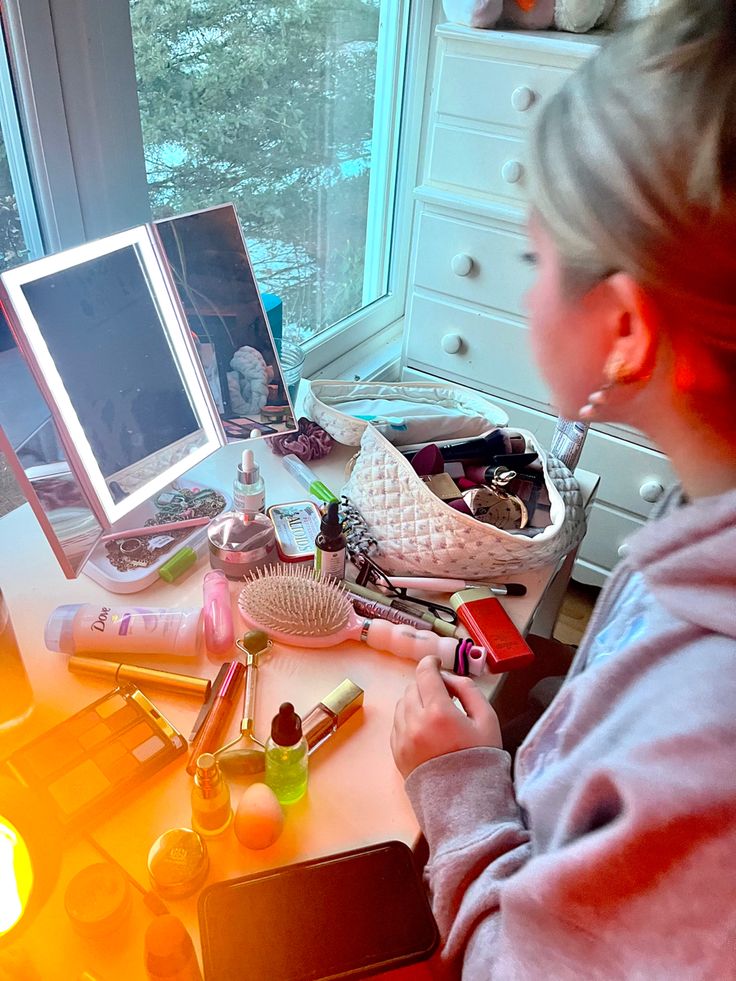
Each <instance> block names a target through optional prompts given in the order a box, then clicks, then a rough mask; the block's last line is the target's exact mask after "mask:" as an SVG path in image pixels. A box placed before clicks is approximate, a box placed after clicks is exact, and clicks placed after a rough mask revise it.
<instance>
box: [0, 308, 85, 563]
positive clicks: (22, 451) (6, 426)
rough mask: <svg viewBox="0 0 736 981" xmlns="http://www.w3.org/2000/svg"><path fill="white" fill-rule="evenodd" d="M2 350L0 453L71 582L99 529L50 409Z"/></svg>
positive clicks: (12, 355) (15, 356) (18, 362)
mask: <svg viewBox="0 0 736 981" xmlns="http://www.w3.org/2000/svg"><path fill="white" fill-rule="evenodd" d="M2 319H3V318H2V317H0V320H2ZM3 324H4V321H3ZM5 336H7V335H5ZM3 348H4V349H3V350H0V450H2V452H3V453H4V454H5V457H6V459H7V461H8V464H9V465H10V467H11V469H12V470H13V471H14V473H15V476H16V479H17V480H18V483H19V484H20V486H21V488H22V490H23V492H24V493H25V496H26V497H27V498H28V500H29V502H30V503H31V506H32V507H33V510H34V512H35V513H36V516H37V518H38V520H39V522H40V524H41V526H42V528H43V529H44V531H45V533H46V536H47V538H48V539H49V543H50V544H51V547H52V549H53V551H54V554H55V555H56V558H57V560H58V561H59V564H60V565H61V567H62V569H63V571H64V574H65V575H66V576H67V577H68V578H74V577H75V576H76V575H78V574H79V571H80V570H81V568H82V566H83V565H84V563H85V561H86V559H87V557H88V555H89V554H90V552H91V550H92V549H93V548H94V546H95V544H96V542H97V540H98V539H99V536H100V535H101V533H102V530H103V529H102V525H101V524H100V522H99V520H98V519H97V518H96V517H95V514H94V511H93V510H92V508H91V506H90V504H89V502H88V501H87V499H86V496H85V493H84V491H83V489H82V486H81V484H80V483H79V481H78V480H77V478H76V476H75V475H74V473H73V472H72V470H71V467H70V466H69V462H68V460H67V458H66V454H65V453H64V448H63V446H62V443H61V438H60V436H59V432H58V430H57V428H56V426H55V425H54V421H53V418H52V413H51V409H50V407H49V406H48V404H47V403H46V401H45V400H44V398H43V396H42V395H41V392H40V390H39V388H38V386H37V385H36V383H35V381H34V379H33V376H32V375H31V373H30V371H29V369H28V366H27V365H26V363H25V361H24V360H23V357H22V356H21V354H20V351H19V350H18V348H17V347H14V346H12V345H9V344H4V345H3Z"/></svg>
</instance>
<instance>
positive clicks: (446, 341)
mask: <svg viewBox="0 0 736 981" xmlns="http://www.w3.org/2000/svg"><path fill="white" fill-rule="evenodd" d="M408 324H409V327H408V338H407V348H406V353H407V356H408V360H409V361H410V362H411V363H413V364H422V365H423V366H426V367H428V368H429V369H430V370H433V371H436V372H437V373H438V374H440V375H442V374H453V375H456V376H460V377H462V378H465V379H467V381H468V383H469V384H470V385H471V386H472V384H473V383H474V382H475V383H478V384H480V385H483V386H487V387H490V388H492V389H494V390H495V389H497V388H500V389H502V390H503V391H505V392H508V393H516V392H523V393H524V395H525V397H526V398H531V399H534V400H536V401H538V402H542V403H546V402H547V401H548V394H547V390H546V388H545V386H544V383H543V382H542V379H541V378H540V376H539V374H538V372H537V370H536V368H535V367H534V363H533V360H532V356H531V351H530V349H529V343H528V331H527V328H526V327H525V326H524V325H523V324H520V323H515V322H514V321H512V320H508V319H506V318H504V317H502V316H497V315H493V314H490V313H487V312H485V311H481V310H474V309H472V308H469V307H464V306H462V305H460V304H457V303H451V302H446V301H444V300H439V299H436V298H434V297H431V298H430V297H427V296H423V295H417V294H414V296H413V297H412V298H411V303H410V308H409V316H408Z"/></svg>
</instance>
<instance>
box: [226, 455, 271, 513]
mask: <svg viewBox="0 0 736 981" xmlns="http://www.w3.org/2000/svg"><path fill="white" fill-rule="evenodd" d="M233 509H234V510H235V511H237V512H239V513H240V514H242V513H243V511H262V512H265V510H266V485H265V484H264V483H263V477H261V472H260V470H259V469H258V464H257V463H256V462H255V460H254V459H253V450H243V456H242V458H241V461H240V463H239V464H238V472H237V473H236V475H235V481H234V483H233Z"/></svg>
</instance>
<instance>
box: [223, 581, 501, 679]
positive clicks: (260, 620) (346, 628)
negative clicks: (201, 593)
mask: <svg viewBox="0 0 736 981" xmlns="http://www.w3.org/2000/svg"><path fill="white" fill-rule="evenodd" d="M238 607H239V609H240V613H241V615H242V617H243V619H244V620H245V622H246V623H247V624H248V626H250V627H253V628H254V629H259V630H265V631H266V632H267V633H268V635H269V636H270V637H271V638H272V639H273V640H275V641H278V642H279V643H282V644H287V645H292V646H295V647H333V646H334V645H335V644H340V643H342V641H344V640H360V641H362V642H363V643H365V644H368V646H369V647H373V648H374V649H375V650H379V651H390V652H391V653H392V654H398V655H400V656H401V657H408V658H412V659H413V660H415V661H419V660H421V658H423V657H424V656H425V655H427V654H432V655H434V656H435V657H438V658H439V659H440V661H441V663H442V667H444V668H447V669H449V670H452V671H454V672H455V673H456V674H463V675H464V674H475V675H478V674H480V673H481V671H482V670H483V666H484V665H485V660H486V651H485V648H483V647H476V646H475V645H474V644H473V642H472V641H469V640H468V639H467V638H461V639H456V638H454V637H439V636H438V635H437V634H435V633H433V632H432V631H430V630H426V631H417V630H412V628H411V627H407V626H405V625H403V624H397V623H389V621H388V620H371V619H369V618H367V617H362V616H358V614H357V613H356V612H355V610H354V609H353V606H352V603H351V602H350V598H349V597H348V596H347V595H346V593H345V592H344V590H343V589H342V587H341V585H340V583H338V581H337V580H334V579H331V578H329V577H321V576H320V575H319V574H318V573H316V572H315V571H314V570H313V569H303V568H299V567H298V566H286V567H284V568H283V569H280V568H279V569H276V568H274V567H268V568H266V569H256V570H255V571H254V572H253V573H251V575H250V577H249V578H248V579H246V581H245V585H244V586H243V588H242V590H241V592H240V596H239V597H238Z"/></svg>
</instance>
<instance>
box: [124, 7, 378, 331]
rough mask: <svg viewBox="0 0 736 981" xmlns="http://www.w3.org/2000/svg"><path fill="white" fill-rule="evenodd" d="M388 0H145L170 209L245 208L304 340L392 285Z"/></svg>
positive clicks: (144, 102)
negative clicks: (384, 159)
mask: <svg viewBox="0 0 736 981" xmlns="http://www.w3.org/2000/svg"><path fill="white" fill-rule="evenodd" d="M382 3H383V6H384V8H391V9H390V10H389V11H388V13H389V14H390V13H391V11H393V9H394V6H395V0H283V2H281V3H278V4H275V3H272V4H269V3H264V2H262V0H130V10H131V20H132V24H133V42H134V47H135V59H136V73H137V77H138V94H139V101H140V111H141V120H142V126H143V139H144V147H145V154H146V168H147V173H148V185H149V193H150V198H151V205H152V210H153V213H154V216H155V217H157V218H158V217H165V216H169V215H174V214H180V213H183V212H186V211H191V210H196V209H198V208H203V207H208V206H210V205H214V204H220V203H223V202H227V201H232V202H233V203H234V204H235V206H236V208H237V210H238V214H239V216H240V219H241V222H242V225H243V232H244V235H245V238H246V242H247V244H248V248H249V251H250V254H251V258H252V260H253V264H254V267H255V272H256V276H257V278H258V282H259V285H260V287H261V289H263V290H267V291H268V292H271V293H276V294H278V295H279V296H280V297H281V298H282V300H283V303H284V322H285V323H286V324H292V325H296V327H297V328H298V329H299V331H300V333H301V336H302V337H308V336H311V335H313V334H315V333H317V332H319V331H320V330H323V329H324V328H325V327H327V326H329V325H330V324H332V323H335V322H337V321H339V320H341V319H343V318H345V317H347V316H348V315H350V314H351V313H353V312H354V311H356V310H359V309H360V308H361V307H362V306H364V305H365V304H367V303H370V302H371V301H373V300H375V299H377V298H378V297H379V296H381V295H383V294H384V293H385V291H386V281H387V280H386V268H387V261H388V256H387V255H385V254H384V253H385V250H383V249H382V243H384V242H387V241H388V240H389V237H390V229H387V228H386V227H385V221H384V213H383V211H382V212H381V214H380V215H378V213H377V212H376V207H375V205H373V204H372V203H369V191H370V199H371V202H373V201H381V202H385V200H387V196H386V194H385V193H384V192H383V191H384V189H379V193H376V192H377V189H376V188H375V187H374V188H371V187H370V180H371V172H372V167H371V160H372V155H374V154H375V153H376V152H377V150H378V149H379V148H378V147H377V146H376V144H375V143H374V136H375V134H374V107H375V105H376V63H377V56H378V49H379V18H380V16H381V15H382V14H384V16H387V11H386V10H382V9H381V6H382ZM389 114H390V113H389ZM380 115H381V113H380V112H379V117H380ZM379 125H380V126H381V128H382V129H383V127H384V121H383V120H382V119H380V118H379ZM381 173H383V174H387V175H388V176H385V177H383V178H382V179H384V180H390V179H391V178H392V176H393V175H392V168H391V167H389V168H386V169H383V168H381ZM383 206H384V205H382V207H383ZM386 210H387V209H386ZM369 226H370V227H369ZM374 226H375V227H374ZM367 235H371V236H378V237H379V238H378V239H377V240H376V241H377V242H378V245H379V248H378V253H379V256H380V259H379V261H378V263H377V262H376V259H375V255H376V249H375V245H374V246H373V247H372V248H371V249H370V250H369V261H368V262H366V236H367ZM377 266H378V271H377V269H376V267H377Z"/></svg>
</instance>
